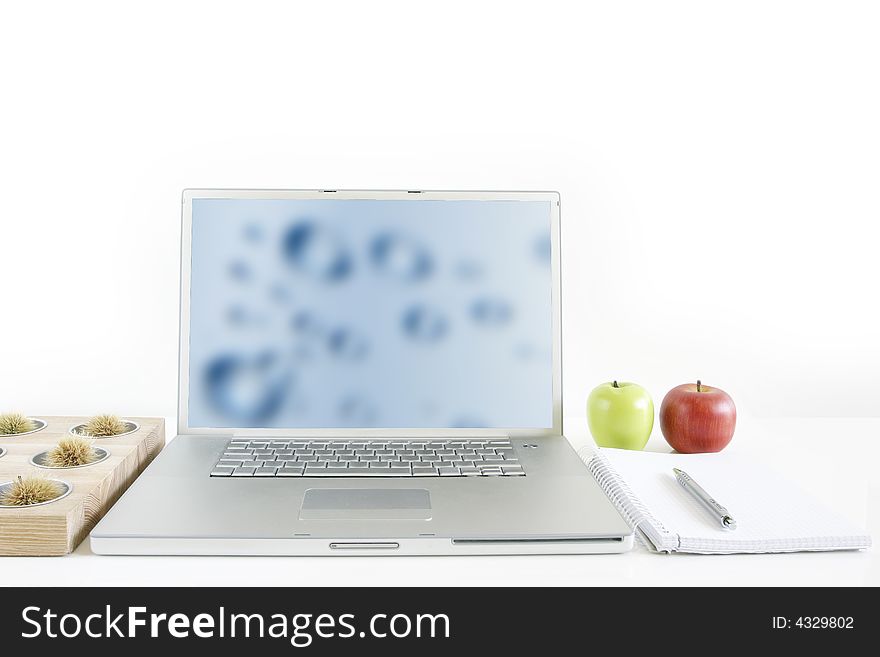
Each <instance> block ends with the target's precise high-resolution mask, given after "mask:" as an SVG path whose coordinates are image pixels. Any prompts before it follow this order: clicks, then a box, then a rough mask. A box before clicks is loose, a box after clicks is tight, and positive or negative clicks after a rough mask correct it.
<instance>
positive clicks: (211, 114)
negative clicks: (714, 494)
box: [0, 0, 880, 583]
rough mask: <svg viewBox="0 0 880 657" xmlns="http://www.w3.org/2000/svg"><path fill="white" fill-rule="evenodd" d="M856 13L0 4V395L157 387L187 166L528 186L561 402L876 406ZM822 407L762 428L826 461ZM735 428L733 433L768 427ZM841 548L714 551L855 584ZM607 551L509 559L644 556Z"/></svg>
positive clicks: (205, 179) (861, 23)
mask: <svg viewBox="0 0 880 657" xmlns="http://www.w3.org/2000/svg"><path fill="white" fill-rule="evenodd" d="M877 34H880V7H878V5H877V4H876V3H871V2H864V3H859V2H808V1H803V0H801V1H797V2H769V1H767V0H763V1H760V2H737V3H730V2H706V1H695V2H615V3H584V2H581V3H573V2H567V3H562V2H547V1H542V2H534V3H529V4H526V3H514V2H503V3H485V2H484V3H480V2H474V1H473V0H471V1H469V2H455V1H452V0H447V1H446V2H442V3H437V4H436V5H435V6H433V7H429V6H428V5H422V4H413V3H411V2H398V3H392V2H369V3H356V2H351V3H340V2H329V1H327V2H321V3H290V2H259V1H253V0H251V1H249V2H239V3H226V2H187V3H180V2H175V3H161V2H153V3H149V4H142V5H140V7H139V8H135V7H133V6H132V5H131V4H129V3H118V2H106V3H97V2H78V3H64V2H56V3H47V2H29V3H7V4H6V5H4V8H3V9H2V10H0V61H2V62H3V75H2V80H0V135H2V140H0V189H2V193H0V227H2V229H0V286H2V288H0V291H2V297H0V308H2V311H0V338H2V339H0V410H12V409H16V410H21V411H23V412H26V413H29V414H32V415H37V416H39V415H42V414H45V415H55V414H76V415H89V414H92V413H95V412H101V411H108V412H116V413H119V414H122V415H158V416H173V415H174V414H175V412H176V389H177V328H178V273H179V231H180V192H181V190H182V189H183V188H184V187H199V186H202V187H208V186H218V187H280V188H407V189H419V188H422V189H431V188H435V189H555V190H559V191H560V192H561V194H562V200H563V208H562V222H563V223H562V225H563V263H564V265H563V290H564V292H563V294H564V305H563V308H564V311H563V312H564V327H563V330H564V351H563V354H564V389H565V403H566V404H567V409H566V415H567V416H569V417H573V418H574V422H573V423H572V424H576V423H577V422H578V421H580V422H581V424H582V419H583V410H582V408H583V403H584V400H585V399H586V396H587V394H588V393H589V390H590V389H591V388H592V387H593V386H594V385H596V384H597V383H599V382H602V381H606V380H609V379H611V378H619V379H623V380H632V381H637V382H640V383H642V384H643V385H645V386H646V387H648V389H649V390H650V391H651V392H652V394H653V396H654V399H655V402H656V403H657V404H658V405H659V402H660V399H662V396H663V394H664V393H665V392H666V390H668V389H669V388H671V387H672V386H674V385H677V384H680V383H683V382H686V381H692V380H694V379H696V378H697V377H699V378H701V379H702V380H703V381H704V382H706V383H708V384H712V385H717V386H720V387H722V388H724V389H726V390H727V391H728V392H730V393H731V395H732V396H733V397H734V399H735V400H736V402H737V404H738V407H739V409H740V414H741V417H742V418H743V419H745V418H747V417H748V418H755V419H756V421H757V420H759V419H760V418H762V417H765V418H766V417H788V416H830V417H837V418H845V417H854V416H857V417H867V416H872V417H877V416H880V347H878V343H877V339H878V336H880V309H878V299H877V297H878V294H877V284H878V281H880V258H878V238H880V230H878V227H877V226H878V220H880V194H878V187H877V183H878V180H880V156H878V153H880V121H878V117H880V84H878V64H880V39H878V38H877ZM831 422H832V423H831V424H811V425H809V428H804V425H801V424H797V423H795V424H787V425H785V426H786V427H788V429H787V430H785V431H782V430H780V431H781V432H782V433H784V434H785V436H786V441H785V442H782V443H779V445H777V446H776V447H774V448H773V449H775V450H776V452H777V453H778V455H779V456H780V457H781V458H782V459H785V454H786V453H787V452H786V450H797V449H799V447H798V445H799V443H798V437H799V436H800V435H801V433H802V432H803V433H808V434H809V435H810V436H811V437H812V438H813V439H814V440H813V442H810V443H809V444H806V443H805V444H804V445H803V447H802V448H801V449H802V452H801V453H799V454H798V460H796V461H795V462H796V463H801V462H802V461H803V459H808V457H811V456H812V457H814V459H813V461H812V463H813V466H812V467H814V468H818V467H819V466H820V465H821V461H822V456H821V453H822V451H823V449H825V448H827V447H828V446H829V439H830V442H831V444H832V446H833V447H835V448H838V447H839V448H840V449H839V451H838V453H839V454H840V456H838V457H837V459H838V461H840V463H839V465H840V466H841V467H840V469H839V470H836V472H840V473H845V472H846V465H847V463H850V464H854V465H857V464H859V461H860V460H861V459H862V455H864V456H867V455H868V454H867V453H863V452H861V451H860V450H862V448H863V447H865V449H867V447H866V446H868V445H870V444H873V443H872V437H873V436H875V435H876V433H877V423H876V421H870V422H868V423H867V424H865V423H864V422H865V421H862V423H861V424H847V422H848V421H845V420H833V421H831ZM835 422H836V423H835ZM742 426H743V431H742V432H741V433H738V434H737V438H735V443H736V442H737V441H740V442H741V443H742V444H743V445H750V446H751V449H753V450H754V451H761V443H760V442H759V438H758V436H761V438H760V440H763V439H764V437H766V438H767V439H768V440H769V439H770V438H771V437H772V436H773V435H774V431H775V430H773V429H772V427H775V426H777V425H773V424H770V425H767V424H764V425H760V424H755V425H754V426H760V427H764V429H763V430H762V432H756V433H753V434H751V436H749V435H745V434H747V433H748V431H746V427H748V426H749V425H748V424H747V423H745V424H743V425H742ZM767 427H771V429H767ZM792 427H794V428H792ZM173 432H174V427H173V425H172V426H170V427H169V433H171V434H173ZM580 434H583V435H580ZM580 434H579V436H578V440H579V441H584V440H587V438H586V435H585V432H584V431H583V429H581V430H580ZM658 434H659V430H658V429H657V428H656V427H655V436H654V438H653V442H652V445H654V446H655V447H660V446H662V438H659V436H658ZM856 434H857V435H858V436H859V440H860V441H861V442H859V441H856V440H855V439H852V436H853V435H856ZM848 438H849V439H850V441H849V442H847V440H848ZM658 441H659V442H658ZM749 441H751V442H749ZM783 446H784V447H783ZM771 451H772V450H771ZM817 459H818V460H817ZM841 459H843V460H842V461H841ZM847 459H848V461H847ZM863 465H864V467H861V468H860V469H859V470H858V472H859V474H860V475H864V476H865V477H866V478H868V479H870V478H871V477H873V483H871V482H869V483H868V484H867V485H868V486H869V488H870V490H871V491H873V493H870V495H873V499H875V500H876V499H877V490H878V487H877V483H876V482H877V478H876V476H875V475H873V470H872V471H870V472H868V471H867V465H866V464H863ZM804 467H808V466H804ZM815 472H816V473H817V478H818V476H819V471H818V470H815ZM845 479H846V476H845V475H844V474H840V476H838V477H837V478H836V479H835V482H840V481H843V480H845ZM859 481H860V482H861V483H857V484H855V486H856V488H858V487H859V486H863V485H864V482H865V481H866V479H865V478H862V479H860V480H859ZM861 490H864V487H862V488H861ZM863 499H868V497H864V498H863ZM839 502H840V503H841V505H843V504H845V503H846V500H845V499H842V500H839ZM856 506H857V507H859V505H856ZM865 517H866V516H865V514H864V508H863V506H862V508H861V518H862V519H863V520H864V518H865ZM867 517H868V518H869V519H870V518H871V517H873V516H871V515H870V513H868V516H867ZM868 525H869V529H870V527H871V526H873V527H874V528H876V527H877V521H876V518H875V519H874V520H873V521H870V520H869V522H868ZM87 552H88V548H87V546H83V547H81V548H80V550H79V552H78V554H79V553H86V554H87ZM868 557H869V555H840V560H839V561H837V562H834V561H833V559H832V561H822V562H821V565H822V566H825V570H823V569H822V568H818V567H817V565H818V562H817V561H816V559H817V558H818V559H822V557H820V556H819V555H802V556H800V557H791V558H790V559H789V560H787V561H778V560H772V558H771V561H767V562H766V565H762V566H760V568H758V570H754V567H755V566H756V565H757V564H759V563H760V564H763V563H765V562H763V561H758V560H752V561H748V560H746V561H742V562H738V561H736V559H737V558H732V560H729V561H726V562H724V563H727V564H730V566H729V567H728V569H727V572H728V574H729V581H730V582H734V583H735V582H737V581H739V582H742V581H746V580H743V579H738V578H739V577H740V574H742V575H743V576H744V575H745V574H746V573H749V572H752V573H755V574H756V576H757V574H762V575H761V576H764V575H766V576H767V577H768V579H764V580H762V581H767V582H769V581H774V580H773V579H772V574H774V573H776V574H777V580H776V581H779V582H788V583H798V582H801V581H804V580H803V577H816V576H817V573H822V572H824V573H826V574H828V577H829V579H828V580H827V581H829V582H833V581H843V582H846V583H849V582H859V581H868V580H872V581H874V582H876V581H877V577H878V576H880V575H878V573H880V568H878V566H877V564H876V563H875V562H874V560H871V561H865V559H866V558H868ZM627 558H629V557H618V558H617V559H618V560H617V561H613V562H608V561H604V560H603V561H590V560H581V561H572V560H568V561H566V560H562V561H558V562H549V561H546V560H543V561H542V560H535V561H530V562H528V563H529V564H534V565H533V566H530V567H529V568H528V572H529V573H532V574H533V575H534V576H535V578H534V579H535V581H543V582H546V583H561V582H564V581H582V580H583V581H595V579H594V578H595V577H599V578H601V577H603V575H602V574H601V573H602V572H605V571H603V569H604V568H606V567H607V564H608V563H614V564H616V565H615V570H614V572H615V573H617V574H616V575H614V577H613V578H612V579H606V580H600V581H603V582H605V583H609V582H611V581H629V582H630V583H642V582H645V581H647V580H645V579H644V578H643V577H642V571H643V568H642V566H632V565H630V564H641V563H642V561H632V562H630V561H626V560H625V559H627ZM645 558H646V559H649V560H650V559H653V558H651V557H647V556H645ZM620 559H624V561H620ZM783 559H786V558H783ZM176 562H180V566H179V567H177V568H176V570H174V571H173V572H174V573H176V575H174V576H175V577H183V574H184V573H186V572H189V571H191V570H193V568H194V565H193V564H194V563H196V562H195V561H192V560H176ZM176 562H175V563H176ZM359 562H360V560H357V561H351V562H349V561H346V564H350V565H346V566H345V568H347V571H346V572H352V573H354V572H361V571H360V570H358V569H357V567H356V565H355V564H357V563H359ZM22 563H24V562H23V561H22ZM45 563H46V562H45V561H37V562H36V563H35V565H34V568H33V569H31V572H38V571H44V569H45V566H44V564H45ZM52 563H58V564H59V567H58V568H54V567H53V570H54V571H55V573H56V579H55V580H54V581H55V582H60V581H62V580H61V579H58V577H61V576H62V574H63V573H69V572H70V571H69V569H65V568H63V567H61V566H63V562H62V561H53V562H52ZM106 563H108V562H104V561H97V565H96V566H94V567H93V568H92V567H90V568H91V570H92V571H93V572H95V573H100V572H102V569H103V568H105V566H104V564H106ZM148 563H150V564H153V567H152V568H150V569H148V570H144V571H143V572H144V573H147V572H149V573H153V572H162V571H163V568H164V566H161V564H160V562H158V561H150V562H148ZM444 563H451V562H448V561H447V562H444ZM455 563H456V564H461V565H462V567H463V568H464V571H463V572H467V573H469V574H470V575H471V576H472V578H471V579H470V580H469V581H471V582H475V581H484V582H486V583H492V582H493V581H494V580H492V579H491V578H488V579H486V578H484V579H483V580H480V579H479V577H478V576H477V575H478V574H479V573H480V572H484V570H485V569H484V568H483V567H482V566H477V565H473V566H471V565H464V564H465V561H461V562H455ZM471 563H473V564H477V563H479V560H477V561H472V560H467V564H471ZM551 563H553V564H555V565H552V566H550V565H548V564H551ZM646 563H648V562H646ZM649 563H650V564H651V566H650V567H647V568H648V570H649V571H650V570H651V569H652V568H653V571H652V572H654V573H655V574H656V573H658V572H659V571H658V570H657V569H656V566H654V564H656V563H658V562H657V561H656V560H653V561H649ZM666 563H673V562H666ZM674 563H676V564H679V563H682V564H684V563H691V562H689V561H677V562H674ZM693 563H700V564H709V563H717V562H715V561H696V562H693ZM737 563H739V564H741V565H740V566H737V567H736V568H735V567H734V566H733V564H737ZM832 563H837V564H838V566H839V568H840V569H841V570H840V572H843V573H845V576H844V578H843V579H842V580H834V578H833V576H832V575H830V574H829V573H830V572H831V571H828V570H827V568H828V566H830V565H831V564H832ZM540 564H543V566H542V565H540ZM576 564H582V565H579V566H577V568H575V569H574V571H572V570H571V567H572V565H576ZM594 564H595V565H594ZM603 564H605V565H603ZM794 564H799V565H798V566H795V565H794ZM847 564H849V565H847ZM706 567H708V568H709V569H710V570H711V569H712V568H714V566H711V567H710V566H708V565H707V566H706ZM199 568H201V566H199ZM205 568H207V569H208V570H210V571H211V572H216V569H215V568H214V565H211V566H207V565H206V566H205ZM352 569H354V570H352ZM458 569H459V566H458V565H456V567H455V568H454V569H453V570H458ZM597 569H598V570H597ZM847 569H848V570H847ZM131 570H132V569H131V568H130V567H129V565H128V562H125V560H122V564H121V565H120V566H119V568H118V572H127V571H131ZM208 570H205V569H204V568H203V569H202V570H200V571H198V572H204V573H205V577H210V574H209V573H208ZM268 570H271V572H276V571H275V569H268ZM618 571H619V572H618ZM23 572H24V571H23ZM44 572H45V571H44ZM108 572H116V571H108ZM167 572H171V571H167ZM193 572H195V571H193ZM314 572H315V573H318V574H320V573H326V572H327V570H326V569H321V568H317V569H316V570H315V571H314ZM383 572H384V571H383ZM437 572H443V573H445V572H446V571H437ZM450 572H451V571H450ZM504 572H508V573H509V572H510V570H506V571H504ZM572 572H580V573H581V575H582V576H583V577H582V578H581V580H578V579H577V577H576V576H575V575H571V577H572V578H574V579H567V578H568V577H569V574H570V573H572ZM707 572H708V571H706V570H703V567H702V566H700V567H696V566H694V567H690V570H688V568H684V570H683V571H681V570H679V569H673V570H670V571H667V575H668V578H669V581H670V582H675V581H679V582H680V581H685V580H687V578H688V573H690V578H691V579H695V580H700V581H702V582H704V583H705V582H710V581H716V580H713V579H712V578H709V579H706V577H707ZM713 572H715V571H713ZM717 572H718V573H721V572H724V571H722V570H719V571H717ZM548 573H549V574H548ZM591 574H592V575H591ZM24 576H27V573H24ZM169 576H170V575H169ZM719 576H720V575H719ZM64 577H67V576H66V575H64ZM114 577H115V575H114ZM193 577H196V576H195V575H194V576H193ZM444 577H445V575H444ZM591 577H592V578H593V579H591ZM645 577H647V575H646V576H645ZM584 578H586V580H584ZM114 581H121V580H114ZM181 581H183V580H181ZM191 581H201V580H198V579H196V580H191ZM275 581H277V580H275ZM447 581H453V580H447ZM583 581H582V583H583ZM658 581H662V578H661V579H658ZM717 581H721V580H717ZM823 581H825V580H823ZM253 582H254V580H251V583H253ZM203 583H208V582H207V580H206V582H203ZM213 583H216V582H213ZM509 583H515V582H509Z"/></svg>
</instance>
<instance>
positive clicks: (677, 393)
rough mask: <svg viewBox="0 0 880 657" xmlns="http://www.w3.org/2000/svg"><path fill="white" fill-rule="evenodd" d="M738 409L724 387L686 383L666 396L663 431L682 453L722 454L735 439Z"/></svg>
mask: <svg viewBox="0 0 880 657" xmlns="http://www.w3.org/2000/svg"><path fill="white" fill-rule="evenodd" d="M735 428H736V406H734V405H733V400H732V399H731V398H730V395H728V394H727V393H726V392H724V391H723V390H721V389H720V388H712V387H709V386H704V385H703V384H702V382H700V381H697V383H696V385H694V384H693V383H685V384H684V385H681V386H676V387H675V388H673V389H672V390H670V391H669V392H667V393H666V396H665V397H664V398H663V403H662V404H661V405H660V430H661V431H663V437H664V438H666V442H668V443H669V444H670V445H672V448H673V449H675V450H676V451H677V452H681V453H682V454H697V453H700V452H720V451H721V450H722V449H724V448H725V447H727V443H729V442H730V439H731V438H733V431H734V429H735Z"/></svg>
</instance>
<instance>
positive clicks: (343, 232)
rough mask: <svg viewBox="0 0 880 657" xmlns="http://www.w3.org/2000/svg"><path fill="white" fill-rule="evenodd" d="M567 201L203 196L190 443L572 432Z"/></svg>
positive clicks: (185, 417)
mask: <svg viewBox="0 0 880 657" xmlns="http://www.w3.org/2000/svg"><path fill="white" fill-rule="evenodd" d="M559 272H560V249H559V195H558V193H556V192H465V191H459V192H448V191H353V190H345V191H344V190H223V189H191V190H185V191H184V193H183V229H182V237H181V298H180V362H179V366H180V373H179V395H178V431H179V432H180V433H181V434H195V435H200V434H203V435H210V434H227V435H228V434H233V435H242V436H247V435H260V436H272V435H278V436H300V435H301V436H310V437H331V436H337V437H351V436H366V437H369V436H390V437H396V436H400V437H432V436H442V437H450V436H514V437H516V436H519V437H535V438H538V437H541V436H549V435H560V434H561V433H562V390H561V384H562V381H561V347H560V331H561V324H560V274H559Z"/></svg>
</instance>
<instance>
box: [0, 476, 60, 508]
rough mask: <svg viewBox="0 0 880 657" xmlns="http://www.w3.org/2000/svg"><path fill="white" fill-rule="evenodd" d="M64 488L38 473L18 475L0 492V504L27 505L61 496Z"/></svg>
mask: <svg viewBox="0 0 880 657" xmlns="http://www.w3.org/2000/svg"><path fill="white" fill-rule="evenodd" d="M62 493H64V488H63V487H62V486H61V484H59V483H58V482H57V481H52V480H51V479H47V478H46V477H41V476H39V475H28V476H27V477H22V476H21V475H19V476H18V477H17V478H16V480H15V481H13V482H12V485H11V486H9V487H8V488H7V489H6V490H4V491H3V493H2V494H0V505H3V506H28V505H31V504H39V503H40V502H48V501H49V500H54V499H55V498H56V497H61V495H62Z"/></svg>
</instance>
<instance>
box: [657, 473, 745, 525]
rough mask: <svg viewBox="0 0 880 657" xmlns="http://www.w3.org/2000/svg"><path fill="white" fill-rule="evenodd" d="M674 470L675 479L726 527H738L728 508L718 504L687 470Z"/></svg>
mask: <svg viewBox="0 0 880 657" xmlns="http://www.w3.org/2000/svg"><path fill="white" fill-rule="evenodd" d="M672 471H673V472H674V473H675V479H676V481H678V483H679V484H681V487H682V488H684V489H685V490H686V491H687V492H688V493H690V494H691V495H692V496H693V498H694V499H695V500H697V502H699V503H700V504H702V505H703V506H704V507H705V508H706V510H707V511H709V513H711V514H712V515H713V516H714V517H715V518H716V519H717V520H718V522H720V523H721V526H722V527H723V528H724V529H736V520H734V519H733V517H732V516H731V515H730V514H729V513H728V512H727V509H725V508H724V507H723V506H721V505H720V504H718V502H716V501H715V499H714V498H713V497H712V496H711V495H709V493H707V492H706V491H705V490H703V487H702V486H700V485H699V484H698V483H697V482H696V481H694V480H693V479H691V477H690V475H688V473H687V472H684V471H682V470H679V469H678V468H672Z"/></svg>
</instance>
